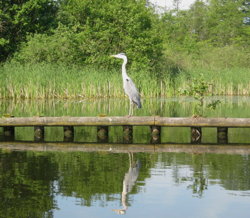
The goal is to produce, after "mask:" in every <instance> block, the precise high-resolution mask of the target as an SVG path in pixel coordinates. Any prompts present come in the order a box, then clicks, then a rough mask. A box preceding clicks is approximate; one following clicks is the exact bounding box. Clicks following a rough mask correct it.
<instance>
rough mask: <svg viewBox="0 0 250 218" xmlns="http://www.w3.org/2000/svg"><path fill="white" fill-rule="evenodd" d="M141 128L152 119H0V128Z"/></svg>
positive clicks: (152, 120) (150, 122)
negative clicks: (131, 126)
mask: <svg viewBox="0 0 250 218" xmlns="http://www.w3.org/2000/svg"><path fill="white" fill-rule="evenodd" d="M120 125H121V126H125V125H133V126H142V125H154V117H128V116H124V117H15V118H0V126H120Z"/></svg>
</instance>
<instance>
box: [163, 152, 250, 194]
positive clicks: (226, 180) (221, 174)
mask: <svg viewBox="0 0 250 218" xmlns="http://www.w3.org/2000/svg"><path fill="white" fill-rule="evenodd" d="M160 156H161V160H160V161H161V163H162V164H163V166H162V167H166V166H168V167H171V169H172V177H173V179H174V181H175V183H177V184H179V183H187V184H188V185H187V188H188V189H191V190H192V193H193V194H194V196H197V197H202V196H203V194H204V191H205V190H206V189H207V188H208V186H209V185H212V184H214V183H218V184H220V185H221V186H223V187H224V188H225V189H227V190H249V189H250V158H249V155H245V156H244V155H227V154H185V153H163V154H161V155H160ZM183 166H185V167H186V168H188V171H189V172H191V174H189V175H183V174H182V173H181V170H180V169H181V168H183Z"/></svg>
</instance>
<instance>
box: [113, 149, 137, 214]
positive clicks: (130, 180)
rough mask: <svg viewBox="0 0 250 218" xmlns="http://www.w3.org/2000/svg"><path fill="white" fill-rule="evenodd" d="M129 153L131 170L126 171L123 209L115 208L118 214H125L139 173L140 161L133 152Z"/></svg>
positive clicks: (123, 187) (123, 188)
mask: <svg viewBox="0 0 250 218" xmlns="http://www.w3.org/2000/svg"><path fill="white" fill-rule="evenodd" d="M128 155H129V170H128V172H127V173H125V176H124V179H123V186H122V206H123V208H122V209H113V211H115V212H116V213H117V214H125V213H126V210H127V209H128V205H127V195H128V193H130V192H131V191H132V188H133V187H134V185H135V182H136V180H137V178H138V175H139V170H140V162H139V160H137V161H135V160H134V155H133V153H128Z"/></svg>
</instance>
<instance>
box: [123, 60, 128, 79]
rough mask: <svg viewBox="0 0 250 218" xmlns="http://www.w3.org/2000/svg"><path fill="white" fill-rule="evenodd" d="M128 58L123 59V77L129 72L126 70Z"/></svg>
mask: <svg viewBox="0 0 250 218" xmlns="http://www.w3.org/2000/svg"><path fill="white" fill-rule="evenodd" d="M127 62H128V60H127V58H124V59H123V64H122V78H124V79H125V78H127V77H128V74H127V72H126V64H127Z"/></svg>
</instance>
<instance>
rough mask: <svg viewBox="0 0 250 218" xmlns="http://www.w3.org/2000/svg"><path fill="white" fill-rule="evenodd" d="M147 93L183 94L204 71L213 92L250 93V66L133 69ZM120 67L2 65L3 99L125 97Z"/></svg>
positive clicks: (0, 94)
mask: <svg viewBox="0 0 250 218" xmlns="http://www.w3.org/2000/svg"><path fill="white" fill-rule="evenodd" d="M129 74H130V75H131V77H132V78H133V80H134V82H135V83H136V84H137V87H138V89H139V91H140V93H141V95H142V96H143V97H159V96H163V97H170V96H178V95H181V92H180V90H181V89H186V88H188V87H189V85H190V82H191V81H192V79H193V78H197V77H199V76H200V74H203V77H204V79H205V80H206V81H207V82H208V83H209V84H211V85H210V87H209V93H208V94H211V95H250V79H249V75H250V69H247V68H246V69H245V68H231V69H223V70H218V71H216V70H205V69H198V68H193V69H188V70H186V71H182V72H180V73H179V75H178V76H177V77H175V79H172V78H170V77H169V75H171V74H170V73H169V72H164V73H162V74H161V79H158V78H156V77H154V76H153V75H152V74H150V73H145V72H129ZM124 96H125V95H124V92H123V88H122V77H121V72H120V69H115V70H105V69H94V68H90V67H83V68H82V67H79V66H71V67H69V66H62V65H56V64H55V65H53V64H35V65H34V64H33V65H31V64H26V65H21V64H14V63H5V64H4V65H2V66H0V99H82V98H105V97H124Z"/></svg>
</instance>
